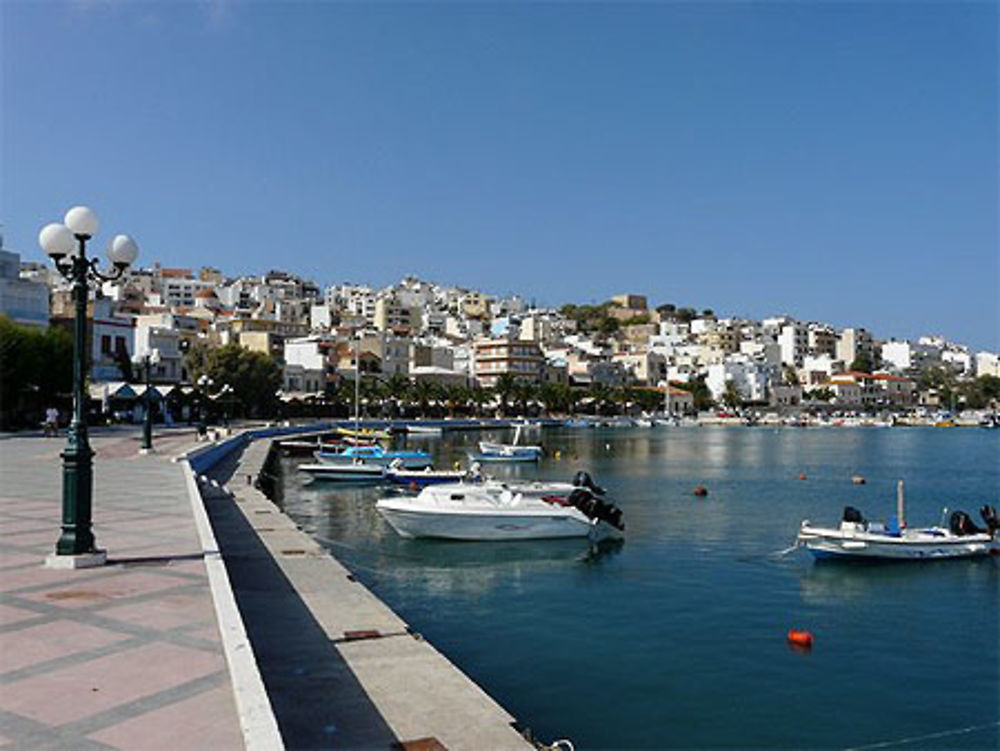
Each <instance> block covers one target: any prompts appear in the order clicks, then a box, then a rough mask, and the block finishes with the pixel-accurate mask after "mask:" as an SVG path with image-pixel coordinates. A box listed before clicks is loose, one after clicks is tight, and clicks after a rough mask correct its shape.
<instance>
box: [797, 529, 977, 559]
mask: <svg viewBox="0 0 1000 751" xmlns="http://www.w3.org/2000/svg"><path fill="white" fill-rule="evenodd" d="M799 542H800V543H801V544H802V545H804V546H805V548H806V549H807V550H808V551H809V552H810V553H812V555H813V556H814V557H816V558H817V559H872V560H875V559H877V560H898V561H912V560H936V559H945V558H975V557H978V556H984V555H989V554H990V552H991V550H992V548H993V539H992V538H991V537H990V536H989V535H986V534H976V535H964V536H958V535H950V534H943V533H941V532H937V533H922V532H920V531H915V532H912V533H904V534H903V535H900V536H898V537H894V536H890V535H879V534H867V533H854V534H851V533H842V532H839V531H838V530H818V529H809V528H803V529H802V531H800V533H799Z"/></svg>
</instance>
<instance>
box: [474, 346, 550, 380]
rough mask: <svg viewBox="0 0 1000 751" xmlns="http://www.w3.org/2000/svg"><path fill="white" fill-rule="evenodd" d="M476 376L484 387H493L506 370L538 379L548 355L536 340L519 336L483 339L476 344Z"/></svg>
mask: <svg viewBox="0 0 1000 751" xmlns="http://www.w3.org/2000/svg"><path fill="white" fill-rule="evenodd" d="M474 357H475V366H474V367H475V377H476V380H477V381H479V384H480V385H482V386H487V387H492V386H495V385H496V382H497V379H498V378H499V377H500V376H501V375H503V374H504V373H509V374H510V375H512V376H514V377H515V378H519V379H523V380H529V381H532V382H536V383H537V382H538V381H540V380H541V378H542V369H543V367H544V364H545V357H544V356H543V355H542V349H541V347H539V346H538V343H537V342H534V341H527V340H520V339H481V340H479V341H477V342H476V343H475V351H474Z"/></svg>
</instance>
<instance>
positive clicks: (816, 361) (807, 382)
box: [798, 354, 846, 386]
mask: <svg viewBox="0 0 1000 751" xmlns="http://www.w3.org/2000/svg"><path fill="white" fill-rule="evenodd" d="M845 367H846V366H845V365H844V361H843V360H836V359H834V358H833V357H831V356H830V355H827V354H823V355H806V356H805V357H804V358H803V360H802V367H801V368H799V371H798V372H799V383H801V384H802V385H803V386H821V385H822V384H824V383H826V382H827V381H829V380H830V378H831V377H832V376H833V374H834V373H840V372H842V371H843V370H844V368H845Z"/></svg>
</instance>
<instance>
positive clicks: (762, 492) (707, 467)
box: [280, 427, 1000, 749]
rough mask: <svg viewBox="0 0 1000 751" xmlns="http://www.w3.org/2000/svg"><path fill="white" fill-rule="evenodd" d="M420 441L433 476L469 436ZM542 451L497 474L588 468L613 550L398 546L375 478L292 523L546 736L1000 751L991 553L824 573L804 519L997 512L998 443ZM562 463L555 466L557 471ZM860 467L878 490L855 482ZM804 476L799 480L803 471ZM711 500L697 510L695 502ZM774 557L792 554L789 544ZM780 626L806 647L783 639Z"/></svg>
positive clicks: (557, 440)
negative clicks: (850, 513)
mask: <svg viewBox="0 0 1000 751" xmlns="http://www.w3.org/2000/svg"><path fill="white" fill-rule="evenodd" d="M511 435H512V433H511V432H506V433H505V432H503V431H493V432H485V433H447V434H445V435H444V436H443V437H439V438H428V439H422V440H421V441H419V442H418V441H416V440H410V441H409V444H408V445H409V447H411V448H412V447H415V446H418V445H419V446H422V447H426V449H427V450H428V451H430V453H431V454H432V455H433V456H434V457H435V463H436V465H437V466H451V465H452V463H453V462H455V461H462V462H463V464H465V463H467V452H468V451H470V450H473V449H474V447H475V443H476V441H478V440H480V439H484V438H488V437H490V436H493V437H495V438H497V439H505V438H506V439H509V438H510V437H511ZM526 438H528V439H529V440H528V442H531V443H535V442H540V443H542V444H543V445H544V446H545V448H546V450H547V454H546V457H545V458H544V459H543V460H542V461H541V462H540V463H539V465H538V466H537V467H536V466H534V465H518V466H491V467H489V471H490V472H493V473H495V474H497V475H498V476H505V475H512V476H513V475H516V476H522V477H530V478H535V477H538V478H543V479H551V480H568V479H569V478H570V477H571V475H572V473H573V472H574V471H575V470H577V469H586V470H588V471H590V472H591V474H592V475H593V476H594V478H595V479H596V481H597V482H598V483H599V484H601V485H603V486H605V487H606V488H607V489H608V491H609V497H610V498H612V499H613V500H614V501H615V502H616V503H617V504H618V505H619V506H620V507H621V508H622V509H623V510H624V513H625V522H626V537H625V541H624V542H623V543H622V544H620V545H613V546H610V547H601V548H592V547H591V546H590V545H589V544H588V543H587V542H586V541H584V540H556V541H531V542H517V543H495V542H493V543H485V542H483V543H478V542H444V541H428V540H404V539H401V538H399V537H398V536H397V535H396V534H395V533H394V532H393V531H392V529H391V528H390V527H389V526H388V525H387V524H386V523H385V522H384V521H383V520H382V519H381V518H380V517H379V516H378V514H377V513H376V512H375V509H374V502H375V500H376V499H377V498H379V497H381V496H383V495H386V494H387V493H389V492H390V491H389V490H387V489H386V488H381V487H343V486H340V485H337V484H325V483H320V482H315V483H310V482H309V481H308V479H307V478H306V477H305V476H304V475H303V474H302V473H297V472H296V471H295V465H296V464H297V463H300V462H302V461H306V460H305V459H293V458H285V459H283V460H282V462H281V467H282V475H283V493H282V494H281V498H280V502H281V504H282V505H283V506H284V508H285V510H286V512H287V513H288V514H289V515H290V516H291V517H292V518H294V519H295V520H296V521H297V522H298V523H299V524H300V525H301V526H302V527H303V529H305V530H306V531H308V532H309V533H310V534H312V535H313V536H314V537H315V538H316V539H317V540H319V541H320V542H321V543H323V544H324V545H325V546H327V547H328V548H329V549H330V550H331V552H332V553H334V554H335V555H336V556H337V558H338V559H340V560H341V561H342V562H343V563H344V564H345V565H347V566H348V567H349V568H351V569H352V570H353V571H354V572H355V574H356V576H357V577H358V578H359V579H360V580H361V581H363V582H364V583H365V584H366V585H367V586H368V587H369V588H371V589H372V590H373V591H374V592H375V593H376V594H377V595H378V596H379V597H381V598H382V599H383V600H384V601H385V602H386V603H387V604H388V605H389V606H390V607H392V608H393V609H394V610H396V611H397V612H398V613H399V614H400V615H401V616H402V617H403V618H404V619H405V620H406V621H407V622H409V623H410V624H411V625H412V626H413V627H414V628H415V629H416V630H418V631H420V632H421V633H422V634H423V635H424V636H425V637H426V638H427V639H428V640H429V641H430V642H431V643H432V644H434V645H435V646H436V647H437V648H438V649H440V650H441V651H442V652H443V653H444V654H446V655H447V656H448V657H449V658H450V659H451V660H452V661H453V662H455V663H456V664H457V665H458V666H459V667H460V668H461V669H462V670H464V671H465V672H466V673H467V674H469V675H470V676H471V677H472V678H473V679H474V680H475V681H476V682H477V683H479V684H480V685H481V686H482V687H483V688H484V689H485V690H486V691H487V692H488V693H489V694H491V695H492V696H493V697H494V698H496V699H497V700H498V701H499V702H500V704H502V705H503V706H504V707H505V708H506V709H507V710H508V711H510V712H511V713H512V714H513V715H514V716H515V717H517V718H518V719H519V720H520V721H521V722H522V723H523V724H524V725H526V726H528V727H530V728H531V730H532V731H533V732H534V734H535V736H536V737H538V738H539V739H541V740H544V741H548V742H551V741H552V740H554V739H557V738H569V739H571V740H572V741H573V743H574V744H575V746H576V748H577V749H639V748H664V749H681V748H740V749H743V748H754V749H758V748H768V749H774V748H864V747H872V748H905V749H917V748H923V749H931V748H933V749H940V748H994V749H995V748H998V747H1000V734H998V730H1000V727H998V720H1000V647H998V643H1000V631H998V629H1000V626H998V624H1000V558H998V557H996V556H994V557H989V558H985V559H978V560H959V561H931V562H915V563H867V564H865V563H856V562H855V563H847V564H844V563H838V562H814V561H813V560H812V558H811V557H810V556H809V555H808V554H807V553H806V552H805V551H804V550H797V551H792V552H787V549H788V548H789V546H791V545H792V544H793V543H794V540H795V535H796V531H797V529H798V526H799V523H800V522H801V520H803V519H810V520H812V521H814V522H828V523H830V524H834V525H835V524H836V523H837V522H838V521H839V519H840V516H841V514H842V511H843V507H844V506H846V505H852V506H855V507H857V508H859V509H861V510H862V512H863V513H864V514H865V515H866V517H867V518H869V519H873V520H880V519H887V518H888V517H889V516H890V515H891V514H893V513H894V512H895V508H896V482H897V480H899V479H902V480H904V481H905V490H906V521H907V523H908V524H909V525H910V526H918V525H927V524H936V523H939V522H940V521H941V518H942V508H943V507H948V509H949V510H955V509H962V510H964V511H966V512H968V513H970V514H971V515H972V516H973V517H974V518H975V519H976V520H977V521H979V515H978V508H979V507H980V506H981V505H983V504H984V503H989V504H992V505H1000V461H998V459H1000V431H997V430H985V429H977V428H969V429H944V428H805V429H804V428H731V427H716V428H713V427H701V428H675V427H669V428H663V427H660V428H646V429H643V428H599V429H585V428H581V429H567V428H556V429H545V430H539V431H538V432H537V433H535V434H534V435H531V434H529V435H528V436H526ZM556 452H558V458H557V456H556ZM854 475H860V476H862V477H864V478H865V480H866V482H865V484H861V485H858V484H854V483H853V482H852V477H853V476H854ZM803 478H804V479H803ZM696 485H704V486H705V488H707V490H708V495H707V496H705V497H696V496H695V495H693V493H692V490H693V488H694V487H695V486H696ZM782 551H785V552H784V553H782ZM790 629H804V630H808V631H810V632H812V634H813V636H814V645H813V648H812V649H811V650H809V651H802V650H801V649H795V648H793V647H792V646H790V645H789V644H788V642H787V640H786V635H787V633H788V631H789V630H790Z"/></svg>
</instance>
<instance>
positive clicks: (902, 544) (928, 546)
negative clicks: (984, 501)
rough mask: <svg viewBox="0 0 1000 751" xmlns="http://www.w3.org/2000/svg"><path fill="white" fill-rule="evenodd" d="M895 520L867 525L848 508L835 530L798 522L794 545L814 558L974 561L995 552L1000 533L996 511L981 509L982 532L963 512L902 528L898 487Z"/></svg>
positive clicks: (901, 507) (854, 511) (986, 506)
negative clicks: (946, 519) (943, 522)
mask: <svg viewBox="0 0 1000 751" xmlns="http://www.w3.org/2000/svg"><path fill="white" fill-rule="evenodd" d="M898 503H899V509H898V513H897V516H896V517H895V518H893V519H891V520H890V521H889V523H888V524H883V523H880V522H869V521H867V520H866V519H865V518H864V517H863V516H862V515H861V512H860V511H858V510H857V509H856V508H854V507H852V506H847V507H845V508H844V513H843V517H842V519H841V522H840V525H839V526H837V527H820V526H816V525H814V524H812V523H811V522H810V521H809V520H805V521H803V522H802V524H801V526H800V528H799V533H798V537H797V541H796V542H797V544H799V545H802V546H804V547H805V548H806V549H807V550H809V552H810V553H812V554H813V556H815V557H816V558H841V559H848V558H861V559H865V558H867V559H891V560H928V559H939V558H972V557H976V556H983V555H989V554H990V553H991V552H994V550H995V549H996V542H997V538H996V533H997V530H998V529H1000V522H998V521H997V514H996V510H995V509H994V508H993V507H992V506H988V505H984V506H983V507H982V508H981V509H980V511H979V513H980V515H981V516H982V517H983V521H984V522H985V523H986V528H985V529H981V528H979V527H977V526H976V525H975V523H973V521H972V519H971V518H970V517H969V515H968V514H966V513H965V512H963V511H955V512H953V513H952V514H951V516H950V519H949V523H948V526H947V527H945V526H929V527H919V528H909V527H906V526H905V524H904V523H903V521H902V520H903V518H904V517H903V497H902V483H900V489H899V501H898Z"/></svg>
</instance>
